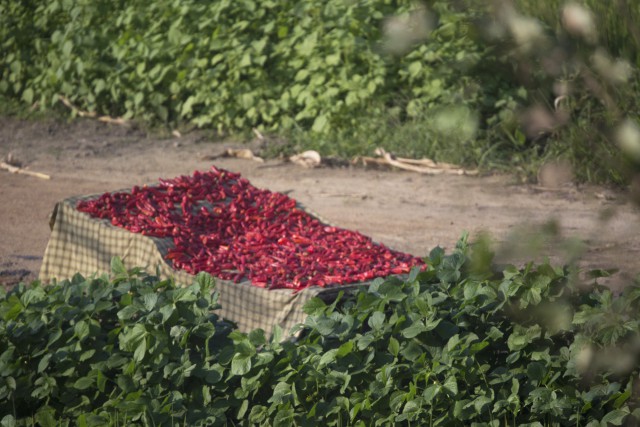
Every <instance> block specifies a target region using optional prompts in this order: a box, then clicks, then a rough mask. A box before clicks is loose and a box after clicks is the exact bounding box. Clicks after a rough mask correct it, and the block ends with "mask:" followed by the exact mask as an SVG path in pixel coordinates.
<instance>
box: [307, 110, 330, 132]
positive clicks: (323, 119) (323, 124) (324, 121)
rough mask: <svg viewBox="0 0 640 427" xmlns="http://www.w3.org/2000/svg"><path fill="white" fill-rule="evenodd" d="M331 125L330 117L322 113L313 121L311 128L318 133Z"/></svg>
mask: <svg viewBox="0 0 640 427" xmlns="http://www.w3.org/2000/svg"><path fill="white" fill-rule="evenodd" d="M328 126H329V118H328V117H327V115H325V114H321V115H319V116H318V117H316V119H315V120H314V122H313V126H311V130H312V131H314V132H317V133H323V132H324V131H325V130H327V128H328Z"/></svg>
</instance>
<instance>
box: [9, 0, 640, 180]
mask: <svg viewBox="0 0 640 427" xmlns="http://www.w3.org/2000/svg"><path fill="white" fill-rule="evenodd" d="M581 3H584V4H585V8H580V7H579V8H577V9H576V8H575V6H576V5H577V4H578V3H575V4H573V3H572V4H570V5H572V6H574V8H573V9H571V8H569V9H567V7H565V5H564V3H563V2H560V1H559V0H547V1H543V2H533V1H527V0H518V1H515V2H510V1H498V0H496V1H493V2H492V1H487V2H472V1H466V0H465V1H462V0H460V1H453V2H451V1H443V0H431V1H426V2H424V3H413V2H410V1H408V0H395V1H391V0H375V1H368V2H359V1H352V2H345V1H340V0H329V1H322V2H320V1H314V0H304V1H294V0H286V1H260V2H258V1H255V0H243V1H230V0H220V1H216V2H206V1H202V0H180V1H178V0H156V1H153V2H151V3H148V2H140V1H129V2H124V1H116V2H113V1H103V0H99V1H92V2H89V1H70V0H54V1H46V2H45V1H38V0H32V1H25V2H12V1H3V2H0V43H1V44H2V49H0V69H1V70H2V71H1V72H0V73H1V74H0V76H1V77H0V95H1V96H3V97H4V98H5V99H7V100H21V101H22V102H24V103H25V106H31V105H36V106H37V107H39V108H41V109H50V108H53V107H56V106H60V102H59V101H60V97H61V96H62V97H65V98H67V99H69V100H70V101H71V102H72V103H73V104H74V105H75V106H77V107H78V108H80V109H81V110H85V111H90V112H97V113H99V114H108V115H112V116H123V117H125V118H134V119H136V120H138V121H142V122H146V123H153V124H156V125H158V124H160V125H162V126H167V127H169V128H175V127H178V128H183V127H188V126H199V127H205V128H210V129H215V130H217V131H219V132H221V133H230V132H231V133H243V132H247V131H249V130H250V129H251V128H254V127H255V128H258V129H260V130H262V131H263V132H270V133H273V134H276V135H278V136H279V137H284V139H285V140H286V141H287V144H286V145H285V146H279V147H276V148H274V149H273V150H272V152H278V151H287V152H290V151H297V150H301V149H306V148H314V149H317V150H319V151H320V152H321V153H322V154H333V155H339V156H343V157H350V156H353V155H357V154H371V152H372V151H373V149H374V148H375V147H377V146H381V147H383V148H385V149H386V150H387V151H392V152H394V153H396V154H398V155H405V156H415V157H419V156H429V157H432V158H434V159H436V160H443V161H449V162H454V163H461V164H465V165H479V166H481V167H506V168H509V169H510V170H518V169H519V170H521V171H523V172H524V173H525V174H526V175H529V176H532V175H535V171H536V170H537V167H538V166H539V165H540V163H541V162H543V161H545V160H547V159H557V158H564V159H566V160H567V161H568V162H569V163H571V164H572V166H573V169H574V171H575V173H576V174H577V177H578V178H579V179H581V180H586V181H600V182H616V183H624V182H626V181H628V179H629V173H628V171H626V170H625V168H624V167H621V164H622V163H621V162H622V161H623V159H622V156H621V154H620V150H619V149H618V144H617V141H616V132H615V129H616V128H618V127H619V126H621V124H626V125H629V126H631V127H630V129H631V131H633V132H635V131H637V125H636V124H635V122H627V121H625V119H627V118H628V117H629V118H631V120H635V118H636V117H637V113H638V101H637V99H638V97H637V96H636V95H637V93H638V91H637V89H638V75H637V72H636V67H637V66H638V46H640V44H639V43H638V40H639V36H638V34H637V30H636V29H635V27H634V25H633V24H634V23H635V22H638V19H639V18H640V6H639V5H637V4H635V3H634V2H631V1H625V0H620V1H611V2H599V1H596V0H593V1H586V2H581ZM567 10H569V12H571V11H572V10H573V12H574V16H576V15H575V14H576V13H578V14H581V13H582V15H580V16H581V17H582V18H581V19H582V21H580V20H578V21H575V20H574V21H575V22H577V24H576V23H575V22H574V21H567V16H569V17H571V13H569V15H567ZM589 10H592V11H593V12H594V13H593V14H591V15H589V14H588V13H589V12H588V11H589ZM576 11H577V12H576ZM584 13H587V15H585V14H584ZM580 16H579V18H580ZM585 16H586V18H585ZM563 17H564V18H563ZM572 22H573V23H572ZM572 25H573V26H572ZM576 25H577V26H576ZM618 58H625V59H624V60H619V59H618ZM629 126H627V127H629ZM625 129H627V128H625ZM627 133H629V132H627ZM632 135H635V134H634V133H632ZM636 136H637V135H636ZM279 139H282V138H279ZM634 141H635V140H634ZM634 144H635V145H634ZM631 145H632V146H633V147H635V146H636V145H640V142H638V141H636V142H634V143H633V144H631ZM636 148H637V147H636Z"/></svg>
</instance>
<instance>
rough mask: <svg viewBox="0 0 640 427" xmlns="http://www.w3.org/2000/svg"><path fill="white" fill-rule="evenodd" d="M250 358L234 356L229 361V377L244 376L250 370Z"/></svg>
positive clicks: (239, 355)
mask: <svg viewBox="0 0 640 427" xmlns="http://www.w3.org/2000/svg"><path fill="white" fill-rule="evenodd" d="M251 366H252V365H251V356H244V355H242V354H236V355H235V356H234V357H233V359H232V360H231V375H240V376H242V375H245V374H246V373H248V372H249V371H250V370H251Z"/></svg>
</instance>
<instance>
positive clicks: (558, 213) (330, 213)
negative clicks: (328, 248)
mask: <svg viewBox="0 0 640 427" xmlns="http://www.w3.org/2000/svg"><path fill="white" fill-rule="evenodd" d="M230 146H231V145H229V144H222V143H212V142H210V141H208V140H207V139H206V138H204V137H203V135H202V134H199V133H195V132H194V133H191V134H188V135H185V136H183V137H181V138H175V137H171V138H159V137H154V136H150V135H147V134H146V133H145V132H142V131H140V130H136V129H132V128H128V127H123V126H117V125H108V124H103V123H100V122H97V121H92V120H78V121H74V122H72V123H66V122H59V121H39V122H33V121H25V120H20V119H15V118H7V117H5V118H0V159H1V158H4V157H5V156H6V155H7V154H8V153H10V152H12V153H13V154H14V155H15V156H17V157H18V158H19V159H20V160H21V161H22V162H23V163H24V165H25V166H26V167H28V168H29V169H30V170H33V171H38V172H43V173H46V174H48V175H51V177H52V179H51V180H42V179H38V178H35V177H30V176H27V175H20V174H11V173H9V172H6V171H0V200H1V203H0V284H4V285H11V284H14V283H17V282H19V281H30V280H32V279H35V278H36V277H37V274H38V270H39V268H40V263H41V261H42V256H43V254H44V250H45V247H46V244H47V241H48V238H49V232H50V230H49V224H48V219H49V215H50V214H51V211H52V209H53V207H54V205H55V203H56V202H57V201H59V200H62V199H65V198H67V197H71V196H75V195H80V194H91V193H101V192H106V191H114V190H119V189H123V188H130V187H131V186H133V185H140V184H145V183H153V182H156V180H157V179H158V178H160V177H164V178H167V177H174V176H177V175H185V174H191V173H192V172H193V171H194V170H207V169H209V168H210V167H211V165H212V164H215V165H216V166H218V167H221V168H224V169H228V170H231V171H234V172H240V173H241V174H242V176H244V177H246V178H247V179H249V180H250V181H251V182H252V183H253V184H254V185H256V186H258V187H263V188H268V189H270V190H273V191H280V192H286V193H287V194H289V195H290V196H291V197H293V198H295V199H297V200H298V201H300V202H301V203H303V204H304V205H305V206H307V207H309V208H310V209H311V210H313V211H315V212H317V213H318V214H320V215H321V216H322V217H323V218H324V219H326V220H328V221H330V222H332V223H334V224H336V225H339V226H341V227H345V228H349V229H354V230H358V231H360V232H362V233H364V234H366V235H369V236H371V237H372V238H373V239H374V240H376V241H379V242H382V243H384V244H386V245H388V246H390V247H392V248H394V249H398V250H402V251H405V252H409V253H412V254H414V255H418V256H424V255H426V254H428V253H429V251H430V250H431V249H432V248H433V247H435V246H441V247H443V248H446V249H451V248H453V246H454V245H455V242H456V241H457V240H458V238H459V237H460V236H461V234H462V232H463V231H465V230H466V231H468V232H469V233H470V234H471V240H473V239H474V238H477V237H478V236H479V233H481V232H483V231H486V232H488V233H489V234H490V235H491V236H492V238H493V240H494V241H495V242H496V244H497V245H498V248H500V250H498V255H499V260H500V261H513V262H524V261H527V260H529V259H531V258H533V257H534V255H535V254H531V253H528V252H525V253H521V252H518V251H517V250H516V249H517V248H516V247H517V246H527V244H528V243H530V242H534V241H536V240H538V239H537V238H539V237H540V236H541V235H540V234H539V230H540V227H541V226H542V225H543V224H545V223H548V222H549V221H554V223H555V224H556V225H557V226H558V229H559V231H560V234H561V236H562V239H561V241H562V242H564V243H565V244H566V243H567V242H571V241H572V240H571V239H579V240H581V241H583V242H585V246H584V247H583V249H584V251H583V253H582V256H581V258H580V261H579V264H580V266H581V267H583V268H585V269H587V268H588V269H591V268H617V269H619V270H620V271H619V272H618V273H617V274H615V275H614V276H612V277H611V278H610V279H608V280H607V283H608V284H609V285H611V286H613V287H616V288H619V287H620V286H622V285H624V284H630V283H631V281H632V278H633V277H635V276H636V275H637V274H638V273H640V209H639V208H638V207H637V206H635V205H633V204H632V203H630V202H629V201H627V199H626V197H625V194H624V193H621V192H617V191H614V190H612V189H607V188H604V187H595V186H564V187H561V188H556V189H552V190H543V189H539V188H537V187H535V186H532V185H520V184H515V180H514V179H513V178H512V177H510V176H504V175H492V176H484V177H468V176H450V175H447V176H445V175H439V176H423V175H418V174H415V173H411V172H402V171H383V170H365V169H363V168H354V167H345V168H329V167H320V168H315V169H305V168H302V167H300V166H297V165H294V164H291V163H286V162H284V161H279V160H270V161H267V162H265V163H257V162H254V161H250V160H242V159H233V158H226V159H222V158H221V159H216V160H214V161H211V160H206V159H205V158H206V157H207V156H212V155H215V154H218V153H220V152H222V151H223V150H224V149H225V148H227V147H230ZM543 240H544V239H543ZM547 240H548V239H547ZM514 243H515V246H514ZM552 246H553V247H552ZM561 246H563V245H562V244H560V245H559V246H558V245H555V246H554V245H551V244H550V242H549V241H547V242H546V246H545V247H544V250H543V251H542V252H541V253H539V254H538V255H540V256H545V255H551V257H552V260H553V261H555V262H562V261H563V255H562V254H563V250H562V248H561ZM540 256H539V257H538V259H542V258H540Z"/></svg>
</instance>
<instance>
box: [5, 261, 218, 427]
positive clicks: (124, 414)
mask: <svg viewBox="0 0 640 427" xmlns="http://www.w3.org/2000/svg"><path fill="white" fill-rule="evenodd" d="M113 269H114V273H113V276H112V278H111V280H109V279H108V278H107V277H99V278H93V279H85V278H83V277H81V276H80V275H76V276H75V277H74V278H73V279H71V280H70V281H64V282H61V283H57V284H52V285H50V286H46V287H45V286H42V285H40V284H39V283H37V282H36V283H34V284H32V285H31V286H25V285H22V284H21V285H19V286H17V287H16V288H15V289H13V290H12V291H10V292H9V294H7V295H6V296H4V297H3V298H2V302H1V303H0V317H1V319H2V320H1V322H0V371H1V374H0V375H1V379H0V384H1V386H0V413H2V414H6V415H7V416H6V417H5V418H4V419H3V420H2V423H3V424H2V425H14V424H12V421H11V420H14V421H15V420H17V421H18V424H17V425H22V424H20V423H21V422H24V421H27V422H29V421H30V420H33V419H35V420H37V421H38V422H39V423H40V425H56V426H58V425H72V424H74V423H76V422H77V423H78V425H106V424H119V425H124V424H129V423H130V422H136V423H146V424H163V425H164V424H166V423H168V422H171V421H172V420H179V421H190V420H193V419H196V420H200V421H205V420H215V419H216V413H220V409H219V408H216V402H217V400H218V399H217V398H216V397H215V396H212V395H211V393H210V391H209V387H210V384H214V383H215V382H217V381H219V380H220V379H221V376H220V375H219V373H220V372H221V371H223V368H222V367H221V366H220V365H218V364H217V360H216V359H217V358H214V357H213V356H212V355H211V354H212V353H214V352H216V351H218V352H219V348H220V346H221V345H222V344H224V343H225V340H224V337H225V336H226V335H227V334H228V331H229V330H230V329H231V327H230V325H229V324H227V323H224V322H221V321H219V320H218V319H217V317H216V316H215V315H214V314H212V312H211V310H214V309H216V308H217V307H218V305H217V303H216V301H217V296H216V294H215V293H212V286H213V281H212V280H211V278H210V277H209V276H205V275H201V276H198V277H197V278H196V281H195V282H194V283H193V284H192V285H191V286H189V287H184V288H180V287H176V286H175V284H174V283H173V282H171V281H158V280H157V279H154V278H152V277H149V276H142V275H140V272H138V271H135V270H134V271H131V272H127V271H126V270H125V269H124V267H123V266H122V263H121V262H118V261H117V260H116V261H115V262H114V263H113ZM219 337H220V338H219ZM44 420H55V422H49V421H44Z"/></svg>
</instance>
